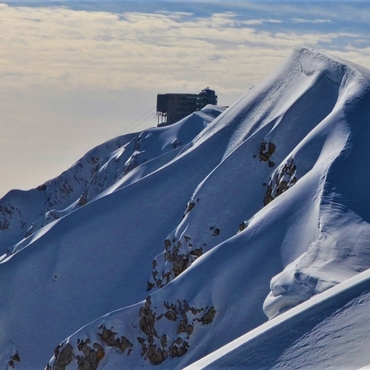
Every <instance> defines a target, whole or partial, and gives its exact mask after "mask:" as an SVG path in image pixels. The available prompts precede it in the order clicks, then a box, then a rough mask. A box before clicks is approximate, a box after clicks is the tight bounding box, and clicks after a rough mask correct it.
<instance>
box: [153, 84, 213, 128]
mask: <svg viewBox="0 0 370 370" xmlns="http://www.w3.org/2000/svg"><path fill="white" fill-rule="evenodd" d="M207 104H214V105H217V95H216V92H215V91H214V90H211V89H210V88H208V87H207V88H205V89H203V90H202V91H201V92H200V93H199V94H172V93H169V94H158V95H157V116H158V126H167V125H171V124H172V123H175V122H177V121H179V120H180V119H182V118H184V117H186V116H188V115H189V114H191V113H193V112H195V111H197V110H200V109H202V108H203V107H205V106H206V105H207Z"/></svg>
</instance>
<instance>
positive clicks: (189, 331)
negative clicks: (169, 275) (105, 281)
mask: <svg viewBox="0 0 370 370" xmlns="http://www.w3.org/2000/svg"><path fill="white" fill-rule="evenodd" d="M215 316H216V309H215V307H214V306H205V307H194V306H191V305H189V303H188V302H187V301H186V300H182V301H180V300H177V301H176V302H164V303H163V304H156V305H154V304H153V303H152V297H151V296H148V297H147V298H146V300H145V302H144V303H143V305H142V306H141V307H140V309H139V310H138V318H137V322H136V323H134V322H132V323H131V325H129V328H128V330H127V332H128V333H127V334H125V335H123V334H122V333H120V334H119V330H114V328H113V326H111V327H110V329H108V328H107V325H105V324H102V325H100V326H99V327H97V331H96V335H95V339H94V340H93V339H91V338H86V337H85V338H83V339H82V338H78V339H77V340H76V341H75V343H76V344H75V345H74V346H73V345H72V342H67V343H62V344H60V345H58V346H57V347H56V348H55V350H54V357H53V358H52V360H51V361H50V363H49V365H48V366H47V367H46V369H45V370H66V369H67V365H69V364H72V363H73V364H74V365H75V366H77V368H78V370H97V369H98V367H99V363H100V362H101V360H102V359H103V358H104V357H105V356H106V354H107V351H108V349H109V348H115V349H117V350H118V353H121V354H127V356H130V355H132V353H135V356H139V357H142V358H143V359H144V360H145V361H148V362H149V363H150V364H151V365H159V364H161V363H162V362H164V361H165V360H166V359H168V358H174V357H181V356H183V355H184V354H185V353H187V352H188V350H189V348H190V339H191V336H192V335H193V333H194V331H195V330H197V328H198V329H199V328H200V327H201V326H204V325H209V324H211V323H212V322H213V321H214V319H215ZM134 333H137V334H136V337H135V334H134Z"/></svg>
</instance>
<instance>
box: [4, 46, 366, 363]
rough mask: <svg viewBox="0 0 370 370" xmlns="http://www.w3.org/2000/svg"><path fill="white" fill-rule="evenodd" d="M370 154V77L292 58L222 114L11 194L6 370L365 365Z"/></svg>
mask: <svg viewBox="0 0 370 370" xmlns="http://www.w3.org/2000/svg"><path fill="white" fill-rule="evenodd" d="M369 139H370V71H369V70H367V69H365V68H363V67H360V66H357V65H354V64H351V63H349V62H346V61H343V60H338V59H337V58H333V57H330V56H328V55H324V54H322V53H319V52H316V51H314V50H309V49H305V48H301V49H295V50H294V51H293V52H292V54H291V55H290V56H289V57H288V58H287V60H286V61H285V63H284V64H283V65H282V66H281V67H280V68H279V69H278V70H277V71H275V72H274V73H273V74H272V75H270V76H269V77H267V78H266V79H265V80H264V81H262V82H261V83H259V84H258V85H256V86H254V87H253V88H252V89H250V90H249V91H248V92H247V93H246V94H245V95H244V96H242V97H241V98H240V99H239V100H238V101H237V102H236V103H235V104H233V105H232V106H230V107H229V108H227V109H225V108H221V107H215V106H207V107H206V108H204V109H203V110H202V111H200V112H196V113H193V114H192V115H190V116H189V117H187V118H185V119H183V120H181V121H179V122H178V123H176V124H174V125H171V126H166V127H160V128H152V129H148V130H145V131H143V132H140V133H135V134H130V135H125V136H122V137H118V138H116V139H113V140H111V141H109V142H107V143H104V144H102V145H100V146H98V147H97V148H94V149H92V150H91V151H90V152H88V153H87V154H86V155H85V156H84V157H83V158H81V159H80V160H79V161H78V162H76V163H75V164H74V165H73V166H72V167H71V168H70V169H69V170H67V171H66V172H64V173H63V174H62V175H61V176H59V177H58V178H56V179H54V180H50V181H48V182H46V183H45V184H43V185H40V186H39V187H38V188H37V189H33V190H30V191H27V192H22V191H17V190H13V191H11V192H9V193H8V194H7V195H6V196H5V197H4V198H3V199H2V200H1V201H0V217H1V218H0V229H1V232H0V240H1V243H0V248H1V251H0V253H1V254H2V256H1V257H0V281H1V284H0V297H1V300H0V302H1V311H0V312H1V315H0V328H1V330H0V348H1V350H0V366H3V367H4V368H6V367H8V368H9V369H10V368H15V369H31V370H32V369H42V368H44V367H45V366H46V369H50V370H51V369H53V370H54V369H55V370H64V369H65V370H69V369H78V370H90V369H112V370H113V369H118V368H119V369H121V368H127V369H132V368H143V367H144V368H149V367H151V366H154V365H155V366H156V368H160V369H181V368H184V367H187V366H188V367H189V368H192V369H199V368H205V367H207V368H237V367H239V368H240V367H243V368H258V369H259V368H274V367H275V368H279V367H280V368H284V367H285V368H286V367H288V368H294V367H295V368H307V369H309V368H310V369H312V368H315V367H316V368H318V367H319V365H320V364H325V366H326V367H330V366H334V368H338V365H339V366H340V365H343V366H347V367H351V366H352V367H361V366H365V365H367V364H370V355H368V354H367V353H364V354H362V355H361V356H359V355H358V354H359V353H360V352H361V353H362V352H366V350H365V348H367V347H366V346H367V345H368V344H369V340H368V339H367V337H368V335H367V334H368V333H369V330H367V328H366V325H364V323H366V322H367V318H368V316H369V314H368V313H367V309H366V308H367V302H368V295H369V293H368V291H369V289H370V288H369V284H368V281H370V273H369V271H367V269H369V267H370V224H369V222H370V204H369V203H370V202H369V201H368V200H367V190H368V188H369V185H370V173H368V171H367V165H368V161H369V160H370V148H368V146H367V143H368V142H369ZM329 288H331V289H329ZM269 319H270V320H269ZM361 323H362V324H361ZM66 338H67V339H66ZM315 345H316V347H315ZM315 348H316V351H315ZM314 351H315V354H313V353H314ZM317 352H319V354H318V353H317Z"/></svg>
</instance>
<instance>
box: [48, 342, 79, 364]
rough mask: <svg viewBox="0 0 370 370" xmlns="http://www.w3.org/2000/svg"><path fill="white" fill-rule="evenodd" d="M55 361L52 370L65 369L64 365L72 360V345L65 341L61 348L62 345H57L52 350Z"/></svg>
mask: <svg viewBox="0 0 370 370" xmlns="http://www.w3.org/2000/svg"><path fill="white" fill-rule="evenodd" d="M54 357H55V362H54V366H53V370H65V368H66V366H67V365H68V364H70V363H71V362H72V360H73V357H74V355H73V347H72V346H71V345H70V344H69V343H67V344H66V345H65V347H64V348H63V345H60V344H59V345H58V346H57V347H56V348H55V350H54Z"/></svg>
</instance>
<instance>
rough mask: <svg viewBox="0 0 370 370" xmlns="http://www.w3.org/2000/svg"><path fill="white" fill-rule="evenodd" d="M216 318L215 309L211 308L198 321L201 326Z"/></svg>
mask: <svg viewBox="0 0 370 370" xmlns="http://www.w3.org/2000/svg"><path fill="white" fill-rule="evenodd" d="M215 316H216V309H215V308H214V307H213V306H211V307H210V308H209V309H208V311H207V312H206V313H205V314H204V316H203V317H202V318H201V319H200V320H199V321H200V322H201V323H202V324H203V325H208V324H210V323H211V322H212V321H213V319H214V318H215Z"/></svg>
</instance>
